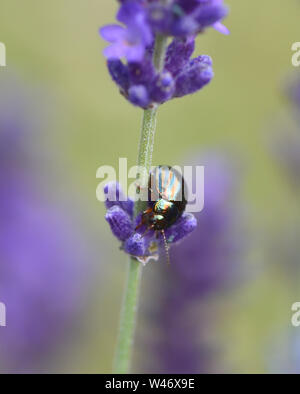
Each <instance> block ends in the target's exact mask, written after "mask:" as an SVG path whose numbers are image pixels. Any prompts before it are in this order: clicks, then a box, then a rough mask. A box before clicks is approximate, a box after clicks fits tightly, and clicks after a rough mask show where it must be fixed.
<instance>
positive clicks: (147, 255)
mask: <svg viewBox="0 0 300 394" xmlns="http://www.w3.org/2000/svg"><path fill="white" fill-rule="evenodd" d="M104 192H105V194H106V196H107V200H106V208H107V213H106V216H105V218H106V220H107V222H108V223H109V225H110V228H111V231H112V233H113V234H114V236H115V237H116V238H117V239H118V240H119V241H121V242H122V249H123V250H124V251H125V253H128V254H130V255H132V256H134V257H136V258H137V259H138V260H139V261H141V262H142V263H144V264H145V263H147V262H148V261H149V260H151V259H157V258H158V255H159V252H160V250H161V249H162V248H163V246H164V239H163V237H162V235H160V236H159V237H158V238H157V235H156V233H155V231H154V230H149V231H147V227H146V226H145V225H143V226H141V227H140V228H139V229H137V230H135V229H136V227H137V226H138V225H139V224H140V223H141V215H142V214H139V215H138V216H137V217H136V218H134V217H133V209H132V207H133V201H132V200H131V199H130V198H128V199H127V200H126V201H121V200H123V199H124V198H123V197H124V195H123V192H122V190H121V187H120V185H119V184H118V183H116V182H111V183H109V184H108V185H107V186H106V187H105V188H104ZM120 196H122V197H120ZM115 197H116V198H115ZM112 200H113V201H112ZM115 200H116V201H115ZM196 227H197V220H196V218H195V217H194V215H192V214H189V213H184V214H183V215H182V216H181V217H180V218H179V219H178V220H177V221H176V222H175V223H174V224H173V225H172V226H171V227H169V228H168V229H166V231H165V235H166V239H167V242H168V243H169V244H173V243H177V242H178V241H180V240H182V239H183V238H185V237H186V236H187V235H189V234H190V233H192V232H193V231H194V230H195V228H196Z"/></svg>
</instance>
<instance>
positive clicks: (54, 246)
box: [0, 79, 86, 373]
mask: <svg viewBox="0 0 300 394" xmlns="http://www.w3.org/2000/svg"><path fill="white" fill-rule="evenodd" d="M1 86H2V87H3V91H4V92H5V96H4V95H1V96H0V104H1V105H0V204H1V216H0V228H1V231H0V260H1V264H0V302H3V303H4V304H5V305H6V311H7V327H3V328H2V327H1V328H0V331H1V333H0V348H1V352H0V369H1V372H9V373H11V372H32V371H41V370H42V368H43V367H42V363H43V361H44V360H45V358H46V356H47V355H48V356H49V353H50V352H52V351H53V349H54V348H55V347H56V346H60V345H62V344H63V342H64V341H65V339H66V336H65V334H66V332H68V333H69V330H70V329H71V328H72V324H73V323H74V322H75V321H76V319H77V317H78V313H79V312H81V305H82V295H83V290H82V289H83V287H84V286H85V275H82V273H83V271H82V269H83V265H82V264H83V263H85V261H86V260H85V257H84V248H83V247H82V242H81V240H80V239H79V236H78V235H77V234H75V231H74V229H73V227H72V226H73V225H72V224H71V223H70V222H69V221H68V219H67V217H66V215H65V213H64V211H62V212H61V211H60V210H59V209H58V208H57V206H54V205H53V204H49V203H47V202H46V201H45V197H44V195H41V193H40V192H38V184H37V181H36V179H35V177H34V175H33V172H32V169H31V164H32V162H31V161H32V157H31V156H30V154H29V152H28V150H27V148H28V145H30V144H32V138H33V135H34V130H35V127H34V124H35V122H36V113H37V112H39V111H38V110H37V106H36V102H32V101H31V100H32V97H33V94H32V92H27V88H26V90H24V91H23V89H22V88H20V86H19V83H18V84H17V85H16V84H15V83H14V82H13V80H12V81H10V80H9V81H7V80H2V79H1ZM31 105H32V107H33V108H29V107H30V106H31ZM32 109H34V113H35V117H34V118H31V117H30V115H31V110H32ZM29 118H30V120H28V119H29ZM39 131H40V130H39Z"/></svg>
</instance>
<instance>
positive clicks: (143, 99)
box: [128, 85, 150, 108]
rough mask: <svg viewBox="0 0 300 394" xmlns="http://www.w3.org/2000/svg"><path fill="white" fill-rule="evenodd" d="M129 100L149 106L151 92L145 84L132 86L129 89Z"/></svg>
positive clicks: (139, 104)
mask: <svg viewBox="0 0 300 394" xmlns="http://www.w3.org/2000/svg"><path fill="white" fill-rule="evenodd" d="M128 93H129V101H130V102H131V103H132V104H133V105H136V106H138V107H141V108H147V106H148V105H149V103H150V100H149V94H148V91H147V89H146V87H145V86H143V85H136V86H132V87H131V88H130V89H129V91H128Z"/></svg>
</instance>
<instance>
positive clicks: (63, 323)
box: [0, 0, 300, 373]
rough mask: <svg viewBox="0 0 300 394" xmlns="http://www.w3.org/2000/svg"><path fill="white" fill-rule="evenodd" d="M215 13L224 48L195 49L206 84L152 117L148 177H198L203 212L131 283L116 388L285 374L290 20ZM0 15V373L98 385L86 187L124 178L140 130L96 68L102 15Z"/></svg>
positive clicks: (99, 328) (292, 364)
mask: <svg viewBox="0 0 300 394" xmlns="http://www.w3.org/2000/svg"><path fill="white" fill-rule="evenodd" d="M226 2H227V4H229V6H230V8H231V12H230V16H229V17H228V19H227V20H226V25H227V26H228V27H229V29H230V30H231V35H230V36H228V37H227V36H222V35H221V34H219V33H217V32H215V31H213V30H209V31H207V32H206V34H204V35H202V36H201V37H199V38H198V41H197V42H198V44H197V53H199V54H200V53H201V54H204V53H205V54H209V55H211V56H212V57H213V59H214V69H215V73H216V77H215V79H214V80H213V82H212V83H211V84H210V85H209V86H208V87H207V88H205V89H204V90H202V91H201V92H200V93H199V94H196V95H194V96H191V97H187V98H184V99H181V100H174V101H173V102H170V103H168V104H166V105H164V106H163V107H162V108H161V111H160V114H159V122H158V130H157V138H156V144H155V154H154V163H155V164H161V163H168V164H177V163H178V164H180V163H194V164H199V165H201V164H205V165H206V166H207V176H208V180H206V182H208V184H207V185H208V195H207V196H206V200H207V209H206V211H204V212H203V213H202V214H200V216H199V217H198V219H199V229H198V230H197V233H196V234H195V235H193V238H191V239H190V240H189V241H187V243H186V244H185V245H184V244H182V246H180V247H178V250H177V248H176V249H174V250H173V251H172V259H173V261H174V264H173V268H172V267H171V268H166V267H165V266H164V262H159V263H151V264H149V265H147V266H146V268H145V269H144V278H143V288H142V294H141V308H140V316H139V323H138V332H137V347H136V352H135V356H134V368H133V371H134V372H225V373H235V372H237V373H253V372H258V373H271V372H299V371H300V329H299V328H298V329H297V328H293V327H292V326H291V314H292V313H291V305H292V304H293V303H294V302H296V301H299V299H300V286H299V285H300V270H299V268H298V266H299V263H300V261H299V255H300V246H299V233H300V232H299V228H300V226H299V219H300V210H299V186H298V184H297V181H298V182H299V180H300V173H299V171H300V164H298V167H297V166H296V167H295V166H293V169H294V171H291V166H289V165H288V163H287V161H288V159H289V158H290V157H291V155H292V153H291V152H292V151H293V155H294V156H293V157H295V160H294V162H293V163H294V164H295V162H296V163H297V158H298V157H299V155H300V142H299V136H298V134H297V132H298V133H300V128H299V124H300V116H299V114H300V105H299V104H298V112H297V105H296V104H295V103H293V102H292V101H291V100H290V99H289V89H290V88H289V87H292V86H294V85H295V83H296V82H295V81H296V80H297V78H300V68H294V67H292V65H291V56H292V52H291V45H292V43H294V42H296V41H299V40H300V28H299V16H300V3H299V1H297V0H286V1H285V2H284V6H283V4H282V1H281V0H265V1H263V2H262V1H259V0H252V1H247V2H245V1H239V0H227V1H226ZM0 9H1V13H0V41H1V42H3V43H5V45H6V48H7V67H6V68H1V69H0V104H1V105H0V154H1V155H0V181H1V183H0V204H1V206H0V212H1V213H0V234H1V236H0V238H1V239H0V246H1V248H0V301H1V302H5V304H6V306H7V322H8V326H7V327H6V328H3V327H0V372H2V373H4V372H58V373H66V372H68V373H69V372H71V373H109V372H110V371H111V364H112V358H113V351H114V344H115V340H116V335H117V324H118V318H119V310H120V303H121V298H122V291H123V286H124V279H125V274H126V257H125V256H124V255H123V254H122V252H121V251H120V250H119V245H118V243H117V242H116V240H115V239H114V238H113V236H112V235H111V233H110V230H109V228H108V225H107V223H106V222H105V220H104V214H105V210H104V206H103V205H102V204H101V203H100V202H98V201H97V200H96V194H95V191H96V187H97V182H98V181H97V180H96V176H95V174H96V170H97V168H98V167H99V166H101V165H104V164H105V165H113V166H116V167H117V165H118V159H119V157H127V158H128V161H129V165H134V164H135V161H136V156H137V144H138V138H139V127H140V122H141V115H142V114H141V111H140V110H139V109H136V108H133V107H131V106H130V105H129V104H128V103H127V102H126V101H125V100H124V99H123V98H122V97H121V96H120V95H119V94H118V91H117V89H116V87H115V86H114V84H113V83H112V82H111V80H110V77H109V75H108V73H107V70H106V65H105V61H104V58H103V57H102V49H103V48H104V45H105V43H104V42H102V41H101V39H100V37H99V36H98V28H99V27H100V26H101V25H104V24H107V23H111V22H112V21H113V20H114V15H115V12H116V9H117V2H114V1H112V0H52V1H51V2H50V1H45V0H44V1H40V0H26V1H24V2H20V1H19V0H0ZM297 144H298V145H297ZM297 149H298V150H297ZM298 163H299V161H298ZM298 170H299V171H298ZM297 176H298V177H299V178H297Z"/></svg>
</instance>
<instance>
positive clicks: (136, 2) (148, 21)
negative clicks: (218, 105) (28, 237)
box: [100, 0, 228, 109]
mask: <svg viewBox="0 0 300 394" xmlns="http://www.w3.org/2000/svg"><path fill="white" fill-rule="evenodd" d="M120 3H121V5H120V10H119V13H118V15H117V19H118V20H119V21H120V22H122V23H124V24H125V25H126V28H125V27H121V26H119V25H109V26H105V27H103V28H102V29H100V34H101V36H102V37H103V38H104V39H105V40H107V41H109V42H110V43H111V44H112V45H111V46H109V47H108V48H106V49H105V51H104V54H105V56H106V57H107V59H108V69H109V72H110V74H111V77H112V79H113V80H114V81H115V83H116V84H117V85H118V86H119V88H120V91H121V93H122V94H123V95H124V97H125V98H126V99H127V100H128V101H130V102H131V103H132V104H133V105H135V106H138V107H141V108H144V109H145V108H151V107H153V106H155V105H159V104H163V103H165V102H166V101H169V100H171V99H173V98H176V97H183V96H185V95H189V94H192V93H195V92H197V91H199V90H200V89H202V88H203V87H204V86H205V85H207V84H208V83H209V82H210V81H211V79H212V78H213V71H212V61H211V59H210V58H209V57H208V56H200V57H197V58H196V59H191V56H192V54H193V51H194V48H195V37H196V35H197V34H198V33H200V32H202V31H203V30H204V29H205V28H206V27H209V26H212V27H214V28H216V29H217V30H219V31H221V32H222V33H225V34H227V33H228V30H227V29H226V28H225V27H224V26H223V25H222V24H221V20H222V19H223V18H224V17H225V16H226V14H227V8H226V7H225V6H224V4H223V0H184V1H183V0H172V1H168V2H165V1H160V0H158V1H151V0H124V1H120ZM158 34H159V35H165V36H170V37H173V41H171V43H170V45H169V47H168V50H167V54H166V57H165V62H164V67H163V70H162V71H161V72H158V71H156V70H155V67H154V64H153V59H152V58H153V52H154V42H155V37H156V36H157V35H158ZM124 60H125V61H124Z"/></svg>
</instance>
